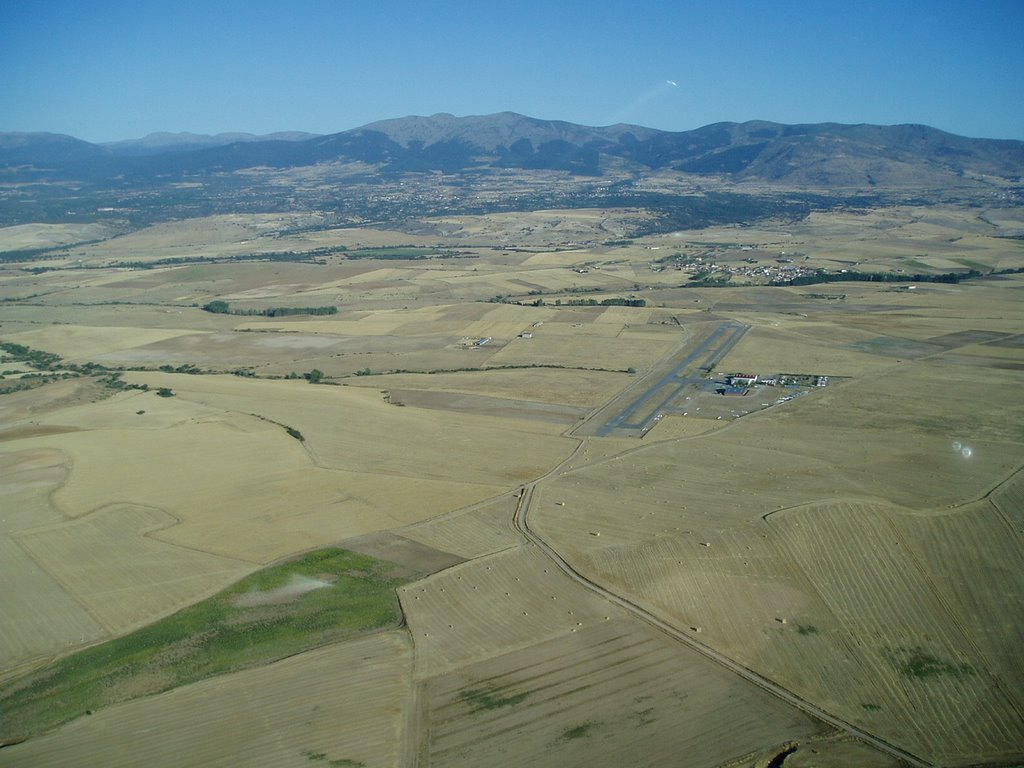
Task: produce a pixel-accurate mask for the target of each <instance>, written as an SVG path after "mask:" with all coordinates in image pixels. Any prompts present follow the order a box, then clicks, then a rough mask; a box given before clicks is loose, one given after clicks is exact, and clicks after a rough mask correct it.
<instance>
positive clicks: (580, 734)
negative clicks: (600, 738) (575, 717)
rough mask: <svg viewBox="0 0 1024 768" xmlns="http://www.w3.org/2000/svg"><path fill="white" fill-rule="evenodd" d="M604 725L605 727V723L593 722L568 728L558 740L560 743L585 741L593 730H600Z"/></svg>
mask: <svg viewBox="0 0 1024 768" xmlns="http://www.w3.org/2000/svg"><path fill="white" fill-rule="evenodd" d="M602 725H604V723H595V722H593V721H587V722H585V723H581V724H580V725H576V726H573V727H572V728H566V729H565V730H564V731H563V732H562V735H561V736H559V737H558V738H559V740H560V741H572V740H573V739H583V738H586V737H587V736H588V735H589V734H590V732H591V731H592V730H593V729H595V728H598V727H600V726H602Z"/></svg>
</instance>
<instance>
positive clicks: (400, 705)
mask: <svg viewBox="0 0 1024 768" xmlns="http://www.w3.org/2000/svg"><path fill="white" fill-rule="evenodd" d="M411 666H412V664H411V648H410V644H409V640H408V638H407V637H406V635H405V633H404V632H388V633H384V634H378V635H373V636H370V637H366V638H363V639H358V640H354V641H351V642H346V643H341V644H337V645H330V646H327V647H325V648H321V649H319V650H316V651H310V652H308V653H303V654H300V655H298V656H293V657H291V658H288V659H285V660H283V661H279V662H277V663H275V664H271V665H269V666H267V667H263V668H261V669H253V670H248V671H244V672H236V673H233V674H229V675H225V676H223V677H217V678H213V679H211V680H205V681H203V682H200V683H195V684H193V685H189V686H186V687H184V688H178V689H176V690H173V691H169V692H167V693H163V694H160V695H158V696H153V697H150V698H146V699H141V700H139V701H133V702H128V703H125V704H119V705H116V706H113V707H110V708H109V709H105V710H102V711H100V712H97V713H96V714H94V715H92V716H91V717H83V718H80V719H78V720H76V721H74V722H73V723H70V724H69V725H67V726H65V727H64V728H61V729H60V730H58V731H55V732H53V733H50V734H47V735H45V736H42V737H40V738H38V739H33V740H32V741H29V742H27V743H25V744H20V745H16V746H13V747H8V748H5V749H3V750H0V765H3V766H19V768H30V767H31V766H40V767H42V766H46V767H47V768H58V767H59V766H67V767H68V768H71V766H74V767H75V768H78V767H79V766H82V765H104V766H109V767H110V768H115V767H117V766H124V767H125V768H127V767H128V766H137V765H139V761H140V760H143V761H144V762H145V764H146V765H149V766H168V767H170V766H184V765H193V766H195V765H203V766H211V768H212V767H213V766H223V767H224V768H227V767H228V766H238V765H246V766H266V768H285V767H287V766H294V767H295V768H300V767H301V768H306V767H307V766H310V765H318V764H319V765H336V766H345V765H349V766H354V765H366V766H371V765H372V766H396V768H397V766H401V765H406V764H407V759H408V752H407V749H406V743H407V738H408V736H407V733H406V723H407V716H408V715H407V713H408V708H409V707H410V706H412V702H411V690H412V688H411V681H410V678H411Z"/></svg>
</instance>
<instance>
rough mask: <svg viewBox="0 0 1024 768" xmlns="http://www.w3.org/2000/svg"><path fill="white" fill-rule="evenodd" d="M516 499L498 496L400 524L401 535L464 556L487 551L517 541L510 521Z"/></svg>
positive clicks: (470, 556)
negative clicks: (408, 523)
mask: <svg viewBox="0 0 1024 768" xmlns="http://www.w3.org/2000/svg"><path fill="white" fill-rule="evenodd" d="M516 502H517V497H516V496H514V495H511V494H509V495H505V496H500V497H499V498H497V499H494V500H493V501H488V502H484V503H482V504H477V505H474V506H472V507H469V508H467V509H458V510H455V511H454V512H449V513H448V514H446V515H441V516H440V517H435V518H433V519H431V520H427V521H426V522H423V523H416V524H414V525H411V526H408V527H407V528H403V529H401V531H402V536H404V537H405V538H407V539H412V540H413V541H418V542H420V543H422V544H426V545H427V546H430V547H434V548H436V549H440V550H443V551H445V552H451V553H452V554H455V555H458V556H459V557H464V558H466V559H467V560H468V559H474V558H478V557H483V556H484V555H490V554H493V553H495V552H500V551H501V550H503V549H509V548H511V547H515V546H517V545H519V544H520V543H521V539H520V536H519V534H518V533H517V532H516V530H515V528H514V526H513V525H512V514H513V512H514V511H515V508H516Z"/></svg>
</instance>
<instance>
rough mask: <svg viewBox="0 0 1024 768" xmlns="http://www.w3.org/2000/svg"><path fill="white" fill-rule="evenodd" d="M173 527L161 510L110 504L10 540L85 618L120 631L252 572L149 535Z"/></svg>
mask: <svg viewBox="0 0 1024 768" xmlns="http://www.w3.org/2000/svg"><path fill="white" fill-rule="evenodd" d="M178 522H179V521H178V520H177V519H175V518H174V517H171V515H169V514H167V513H166V512H164V511H163V510H160V509H156V508H152V507H142V506H137V505H132V504H112V505H110V506H106V507H103V508H101V509H98V510H96V511H95V512H92V513H90V514H87V515H85V516H83V517H80V518H77V519H75V520H70V521H67V522H63V523H57V524H54V525H49V526H46V527H43V528H31V529H28V530H24V531H19V532H18V533H17V534H15V535H14V539H15V541H17V543H18V544H20V545H21V547H22V549H24V550H25V551H26V552H27V553H28V554H29V555H30V556H31V557H32V559H33V561H35V562H36V563H38V564H39V565H40V567H41V568H43V569H44V570H45V571H46V572H47V573H48V574H49V575H50V576H52V577H53V579H54V580H55V581H56V582H57V583H58V584H60V585H62V587H63V588H64V590H65V591H66V592H67V593H68V594H69V595H70V596H71V597H72V598H73V599H74V600H75V601H76V602H77V603H78V604H79V605H81V606H82V607H83V608H84V609H85V610H86V612H87V613H88V614H89V616H91V617H92V618H94V619H95V620H96V621H97V622H99V624H100V625H101V626H102V627H103V628H104V629H105V630H106V631H107V632H108V633H110V634H119V633H121V632H123V631H124V630H125V629H127V628H129V627H135V626H139V625H140V624H145V623H148V622H149V621H152V620H153V619H156V618H158V617H159V616H161V615H163V614H165V613H168V612H169V611H171V610H174V609H175V608H178V607H180V606H182V605H187V604H188V603H190V602H194V601H195V600H196V599H198V598H200V597H203V596H205V595H207V594H210V593H211V592H214V591H215V590H217V589H219V588H220V587H222V586H223V585H224V584H226V583H229V582H231V581H235V580H236V579H238V578H239V577H241V576H242V575H244V574H246V573H248V572H249V571H251V570H253V565H252V564H251V563H249V562H243V561H240V560H236V559H231V558H225V557H218V556H216V555H211V554H207V553H206V552H202V551H196V550H193V549H188V548H183V547H174V546H169V545H168V544H165V543H163V542H161V541H159V540H156V539H155V538H152V537H153V535H154V534H156V533H157V532H158V531H161V530H163V529H166V528H170V527H172V526H174V525H176V524H177V523H178Z"/></svg>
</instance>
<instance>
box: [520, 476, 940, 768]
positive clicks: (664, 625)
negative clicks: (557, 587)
mask: <svg viewBox="0 0 1024 768" xmlns="http://www.w3.org/2000/svg"><path fill="white" fill-rule="evenodd" d="M535 485H536V482H534V483H530V484H529V485H527V486H526V487H524V489H523V492H522V494H521V495H520V497H519V505H518V506H517V507H516V512H515V518H514V519H515V524H516V527H517V528H518V529H519V530H520V531H521V532H522V533H523V535H524V536H526V537H527V538H528V539H529V540H530V542H531V543H532V544H534V545H535V546H537V547H538V548H539V549H540V551H541V552H542V553H543V554H544V555H546V556H547V557H548V558H549V559H550V560H551V561H552V563H554V565H555V566H557V567H558V568H559V570H561V571H562V572H563V573H565V574H566V575H567V576H568V577H569V578H571V579H572V580H573V581H575V582H576V583H578V584H580V585H582V586H584V587H586V588H587V589H589V590H591V591H592V592H594V593H596V594H597V595H599V596H601V597H603V598H605V599H606V600H608V601H609V602H612V603H614V604H615V605H618V606H619V607H620V608H623V609H625V610H626V611H627V612H628V613H630V614H632V615H633V616H635V617H636V618H638V619H640V620H641V621H643V622H645V623H647V624H649V625H650V626H652V627H654V628H655V629H658V630H660V631H661V632H664V633H665V634H667V635H669V636H670V637H672V638H674V639H676V640H678V641H680V642H681V643H682V644H683V645H686V646H687V647H689V648H690V649H692V650H694V651H696V652H697V653H699V654H701V655H702V656H704V657H705V658H707V659H709V660H711V661H713V662H716V663H718V664H719V665H721V666H723V667H725V668H726V669H728V670H730V671H732V672H734V673H736V674H737V675H739V676H740V677H742V678H743V679H745V680H746V681H747V682H749V683H752V684H754V685H756V686H758V687H759V688H761V689H762V690H764V691H765V692H767V693H769V694H771V695H773V696H775V697H776V698H778V699H781V700H782V701H785V702H787V703H788V704H790V705H792V706H794V707H796V708H797V709H799V710H801V711H802V712H804V713H805V714H807V715H809V716H811V717H814V718H816V719H818V720H820V721H822V722H824V723H826V724H827V725H831V726H832V727H834V728H838V729H839V730H841V731H844V732H846V733H847V734H849V735H851V736H854V737H856V738H858V739H861V740H862V741H864V742H866V743H868V744H870V745H871V746H873V747H875V748H876V749H879V750H880V751H882V752H885V753H886V754H889V755H891V756H893V757H896V758H897V759H899V760H902V761H904V762H906V763H909V764H910V765H913V766H916V767H917V768H932V766H933V765H934V764H933V763H929V762H927V761H925V760H923V759H921V758H919V757H917V756H916V755H913V754H911V753H910V752H906V751H904V750H903V749H900V748H899V747H897V746H895V745H893V744H890V743H888V742H887V741H884V740H883V739H881V738H879V737H877V736H873V735H871V734H869V733H867V732H866V731H862V730H860V729H858V728H856V727H855V726H853V725H852V724H851V723H848V722H846V721H845V720H843V719H841V718H839V717H837V716H835V715H833V714H831V713H829V712H827V711H825V710H824V709H821V708H819V707H818V706H816V705H814V704H812V703H811V702H809V701H807V700H806V699H804V698H802V697H800V696H798V695H797V694H795V693H793V692H792V691H790V690H788V689H787V688H784V687H782V686H781V685H779V684H777V683H774V682H772V681H771V680H769V679H767V678H765V677H762V676H761V675H759V674H758V673H756V672H754V671H753V670H751V669H749V668H747V667H745V666H744V665H742V664H740V663H739V662H737V661H735V660H733V659H731V658H729V657H728V656H726V655H724V654H722V653H719V652H718V651H716V650H714V649H713V648H711V647H709V646H707V645H704V644H703V643H701V642H698V641H697V640H695V639H693V638H692V637H690V636H689V635H687V634H686V633H684V632H683V631H682V630H679V629H677V628H676V627H674V626H672V625H671V624H669V623H668V622H666V621H663V620H662V619H659V618H658V617H657V616H655V615H654V614H653V613H651V612H650V611H647V610H646V609H644V608H641V607H640V606H639V605H637V604H636V603H633V602H631V601H630V600H628V599H627V598H624V597H622V596H620V595H618V594H616V593H615V592H612V591H611V590H609V589H607V588H605V587H603V586H601V585H600V584H597V583H596V582H594V581H591V580H590V579H588V578H587V577H586V576H584V575H582V574H581V573H580V572H579V571H577V570H576V569H575V568H573V566H571V565H570V564H569V563H568V562H567V561H566V560H564V559H563V558H562V556H561V555H559V554H558V553H557V552H556V551H555V550H554V549H552V548H551V547H550V546H549V545H548V544H547V543H546V542H545V541H544V540H543V539H541V538H540V537H539V536H537V535H536V534H535V533H534V532H533V531H532V530H531V529H530V527H529V525H528V523H527V519H526V518H527V512H528V511H529V506H530V502H531V499H532V496H533V491H534V487H535Z"/></svg>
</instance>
